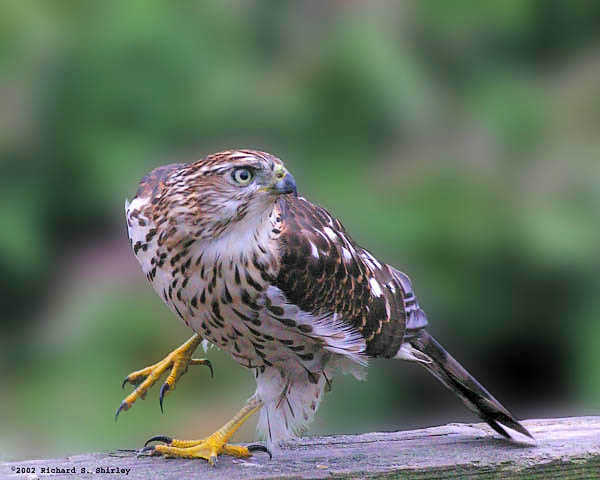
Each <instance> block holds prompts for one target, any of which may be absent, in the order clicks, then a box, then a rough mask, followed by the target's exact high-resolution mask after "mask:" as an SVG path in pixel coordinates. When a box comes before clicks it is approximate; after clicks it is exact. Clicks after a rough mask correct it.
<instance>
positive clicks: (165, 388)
mask: <svg viewBox="0 0 600 480" xmlns="http://www.w3.org/2000/svg"><path fill="white" fill-rule="evenodd" d="M170 388H171V387H169V384H168V383H167V382H165V383H163V384H162V387H160V395H159V397H158V400H159V403H160V413H165V412H164V410H163V399H164V398H165V394H166V393H167V392H168V391H169V389H170Z"/></svg>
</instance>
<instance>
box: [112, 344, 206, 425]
mask: <svg viewBox="0 0 600 480" xmlns="http://www.w3.org/2000/svg"><path fill="white" fill-rule="evenodd" d="M201 341H202V338H200V336H199V335H194V336H193V337H192V338H190V339H189V340H188V341H187V342H185V343H184V344H183V345H181V346H180V347H178V348H176V349H175V350H173V351H172V352H171V353H169V355H167V356H166V357H165V358H163V359H162V360H161V361H160V362H158V363H155V364H154V365H150V366H149V367H146V368H143V369H141V370H137V371H135V372H133V373H130V374H129V375H127V377H125V380H123V385H122V387H123V388H125V385H126V384H127V383H130V384H131V385H134V386H135V387H136V389H135V390H134V391H133V392H132V393H130V394H129V395H128V396H127V397H126V398H125V400H123V401H122V402H121V405H119V408H118V409H117V412H116V414H115V421H116V420H117V418H118V417H119V413H121V412H122V411H123V410H129V408H131V406H132V405H133V404H134V403H135V401H136V400H137V399H138V398H142V399H143V398H144V397H145V396H146V392H147V391H148V389H149V388H150V387H151V386H152V385H154V383H156V381H157V380H158V379H159V378H160V377H161V375H162V374H163V373H164V372H165V371H167V369H171V373H169V376H168V377H167V380H166V381H165V383H163V384H162V386H161V387H160V396H159V401H160V410H161V411H162V410H163V399H164V397H165V395H166V394H167V393H169V392H170V391H173V390H175V384H176V383H177V381H178V380H179V379H180V378H181V377H182V376H183V375H184V374H185V372H187V370H188V367H189V366H190V365H206V366H207V367H208V368H210V376H211V377H212V376H213V368H212V365H211V363H210V361H209V360H204V359H196V358H192V354H193V353H194V351H195V350H196V348H197V347H198V345H199V344H200V342H201Z"/></svg>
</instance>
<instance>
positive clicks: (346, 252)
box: [342, 247, 352, 260]
mask: <svg viewBox="0 0 600 480" xmlns="http://www.w3.org/2000/svg"><path fill="white" fill-rule="evenodd" d="M342 254H343V255H344V258H345V259H346V260H352V254H351V253H350V251H349V250H348V249H347V248H346V247H342Z"/></svg>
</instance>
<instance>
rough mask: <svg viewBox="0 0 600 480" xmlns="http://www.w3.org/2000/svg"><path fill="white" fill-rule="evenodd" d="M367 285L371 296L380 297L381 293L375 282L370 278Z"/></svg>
mask: <svg viewBox="0 0 600 480" xmlns="http://www.w3.org/2000/svg"><path fill="white" fill-rule="evenodd" d="M369 284H370V285H371V292H373V295H375V296H376V297H381V295H382V294H383V292H382V291H381V287H380V286H379V283H378V282H377V280H375V279H374V278H371V279H370V280H369Z"/></svg>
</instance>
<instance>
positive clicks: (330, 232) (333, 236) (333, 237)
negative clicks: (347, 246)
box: [323, 227, 337, 242]
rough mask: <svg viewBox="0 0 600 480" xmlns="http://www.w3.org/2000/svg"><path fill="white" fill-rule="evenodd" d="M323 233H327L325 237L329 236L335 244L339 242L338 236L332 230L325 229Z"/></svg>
mask: <svg viewBox="0 0 600 480" xmlns="http://www.w3.org/2000/svg"><path fill="white" fill-rule="evenodd" d="M323 231H324V232H325V235H327V236H328V237H329V239H330V240H331V241H333V242H335V241H337V235H336V233H335V232H334V231H333V230H332V229H331V228H329V227H325V228H324V229H323Z"/></svg>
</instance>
